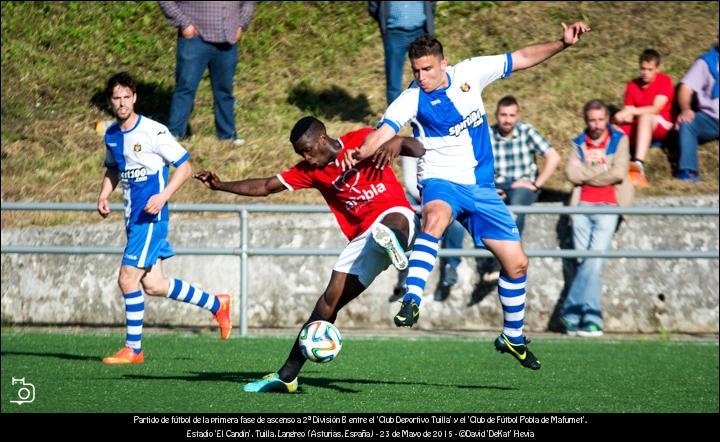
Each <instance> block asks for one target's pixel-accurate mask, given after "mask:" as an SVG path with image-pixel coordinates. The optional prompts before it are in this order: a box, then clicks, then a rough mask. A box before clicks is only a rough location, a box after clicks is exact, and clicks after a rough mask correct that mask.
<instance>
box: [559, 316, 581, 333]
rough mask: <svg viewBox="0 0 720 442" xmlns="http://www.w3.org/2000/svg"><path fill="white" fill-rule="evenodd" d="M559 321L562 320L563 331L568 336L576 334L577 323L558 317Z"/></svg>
mask: <svg viewBox="0 0 720 442" xmlns="http://www.w3.org/2000/svg"><path fill="white" fill-rule="evenodd" d="M560 322H562V325H563V332H564V333H565V334H566V335H568V336H577V335H578V329H579V328H578V325H577V324H573V323H572V322H570V321H568V320H565V319H560Z"/></svg>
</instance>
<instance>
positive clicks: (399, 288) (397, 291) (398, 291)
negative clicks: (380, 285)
mask: <svg viewBox="0 0 720 442" xmlns="http://www.w3.org/2000/svg"><path fill="white" fill-rule="evenodd" d="M406 290H407V286H406V285H396V286H395V287H393V292H392V295H390V297H389V298H388V302H397V301H399V300H400V299H402V297H403V296H405V291H406Z"/></svg>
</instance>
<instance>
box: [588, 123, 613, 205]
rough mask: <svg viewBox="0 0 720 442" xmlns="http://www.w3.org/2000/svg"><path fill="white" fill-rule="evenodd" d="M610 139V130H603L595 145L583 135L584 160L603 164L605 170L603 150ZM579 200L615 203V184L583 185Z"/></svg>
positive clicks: (605, 162)
mask: <svg viewBox="0 0 720 442" xmlns="http://www.w3.org/2000/svg"><path fill="white" fill-rule="evenodd" d="M609 141H610V132H605V135H604V136H603V137H602V139H601V140H600V143H599V144H597V145H595V144H592V140H591V139H590V137H588V136H586V137H585V148H586V150H585V162H586V163H588V164H595V165H597V164H599V165H603V166H605V168H606V170H607V159H606V158H605V151H606V148H607V144H608V142H609ZM580 201H582V202H584V203H589V204H611V205H613V206H616V205H617V195H616V194H615V186H614V185H609V186H604V187H597V186H590V185H587V184H585V185H583V186H582V191H581V192H580Z"/></svg>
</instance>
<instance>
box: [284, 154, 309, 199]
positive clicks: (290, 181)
mask: <svg viewBox="0 0 720 442" xmlns="http://www.w3.org/2000/svg"><path fill="white" fill-rule="evenodd" d="M277 177H278V179H279V180H280V182H282V183H283V185H284V186H285V187H287V189H288V190H289V191H291V192H292V191H293V190H298V189H311V188H314V187H315V185H314V180H313V172H312V170H310V165H309V164H308V162H307V161H301V162H299V163H297V164H296V165H295V166H293V167H291V168H290V169H288V170H286V171H285V172H281V173H279V174H277Z"/></svg>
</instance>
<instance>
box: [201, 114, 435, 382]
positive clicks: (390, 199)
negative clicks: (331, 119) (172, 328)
mask: <svg viewBox="0 0 720 442" xmlns="http://www.w3.org/2000/svg"><path fill="white" fill-rule="evenodd" d="M371 132H373V130H372V129H371V128H363V129H360V130H356V131H353V132H349V133H347V134H345V135H343V136H342V137H340V138H339V139H337V140H336V139H333V138H330V137H329V136H328V134H327V132H326V130H325V125H324V124H323V123H322V122H321V121H320V120H318V119H316V118H314V117H304V118H302V119H300V120H299V121H298V122H297V123H296V124H295V127H294V128H293V129H292V132H291V134H290V142H291V143H292V145H293V148H294V149H295V152H296V153H297V154H298V155H300V156H301V157H303V159H304V160H303V161H300V162H299V163H297V164H296V165H295V166H294V167H292V168H290V169H288V170H286V171H284V172H282V173H280V174H278V175H276V176H273V177H268V178H251V179H245V180H240V181H232V182H224V181H221V180H220V179H219V178H218V176H217V175H215V174H214V173H213V172H210V171H202V172H200V173H198V174H196V175H195V178H197V179H198V180H200V181H202V183H203V184H204V185H205V186H206V187H208V188H209V189H212V190H222V191H225V192H231V193H235V194H238V195H244V196H267V195H269V194H271V193H276V192H280V191H282V190H289V191H291V192H292V191H295V190H297V189H308V188H315V189H318V190H319V191H320V193H321V194H322V196H323V198H325V201H326V202H327V204H328V206H330V210H331V211H332V213H333V214H334V215H335V218H336V219H337V221H338V224H339V225H340V228H341V229H342V231H343V233H344V234H345V236H346V237H347V238H348V240H349V241H350V243H349V244H348V245H347V246H346V247H345V250H343V252H342V253H341V254H340V257H339V258H338V260H337V263H336V264H335V267H334V268H333V272H332V276H331V277H330V282H329V284H328V286H327V288H326V289H325V292H324V293H323V294H322V296H320V298H319V299H318V301H317V303H316V304H315V309H314V310H313V312H312V314H311V315H310V318H309V319H308V320H307V323H309V322H313V321H317V320H324V321H328V322H331V323H333V322H335V318H336V317H337V314H338V311H340V309H341V308H343V306H345V305H346V304H347V303H349V302H350V301H352V300H353V299H355V298H356V297H357V296H358V295H360V294H361V293H362V292H363V291H364V290H365V289H366V288H367V287H368V286H369V285H370V284H371V283H372V281H373V280H374V279H375V277H376V276H377V275H379V274H380V273H381V272H382V271H384V270H385V269H387V268H388V266H389V265H390V264H391V263H392V264H393V265H394V266H395V267H397V268H398V269H399V270H403V269H404V268H406V267H407V265H408V260H407V257H406V256H405V250H406V249H407V248H408V246H409V244H411V243H412V241H413V238H414V236H415V232H416V231H417V230H418V227H419V222H418V218H417V216H416V215H415V212H413V210H412V208H411V206H410V203H408V201H407V198H406V197H405V191H404V190H403V188H402V186H401V185H400V183H399V182H398V180H397V178H396V177H395V174H394V173H393V171H392V168H390V167H388V163H389V162H390V161H391V160H392V159H394V158H395V157H397V155H406V156H414V157H420V156H422V155H423V154H424V153H425V149H424V148H423V146H422V144H421V143H420V142H419V141H417V140H416V139H414V138H409V137H398V136H396V137H394V138H393V139H392V140H390V141H389V142H388V143H386V144H385V145H383V147H382V148H381V149H380V151H379V152H378V154H377V155H375V156H374V157H372V158H368V159H367V160H366V161H362V162H360V163H358V164H356V165H355V166H354V167H352V168H350V169H347V170H344V171H343V170H342V168H341V167H340V165H339V163H338V161H337V159H338V158H342V156H343V153H344V152H345V151H346V150H352V149H356V148H357V147H359V146H360V145H361V144H362V143H363V141H365V137H366V136H367V135H368V134H369V133H371ZM304 362H305V357H304V356H303V354H302V352H301V351H300V346H299V344H298V339H295V344H294V345H293V348H292V350H291V351H290V356H289V357H288V359H287V361H286V362H285V365H283V366H282V367H281V368H280V370H278V371H277V373H271V374H269V375H267V376H265V377H264V378H262V379H260V380H258V381H255V382H252V383H250V384H247V385H245V387H244V390H245V391H249V392H270V391H279V392H285V393H292V392H294V391H296V390H297V385H298V384H297V375H298V373H299V372H300V370H301V368H302V366H303V364H304Z"/></svg>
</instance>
